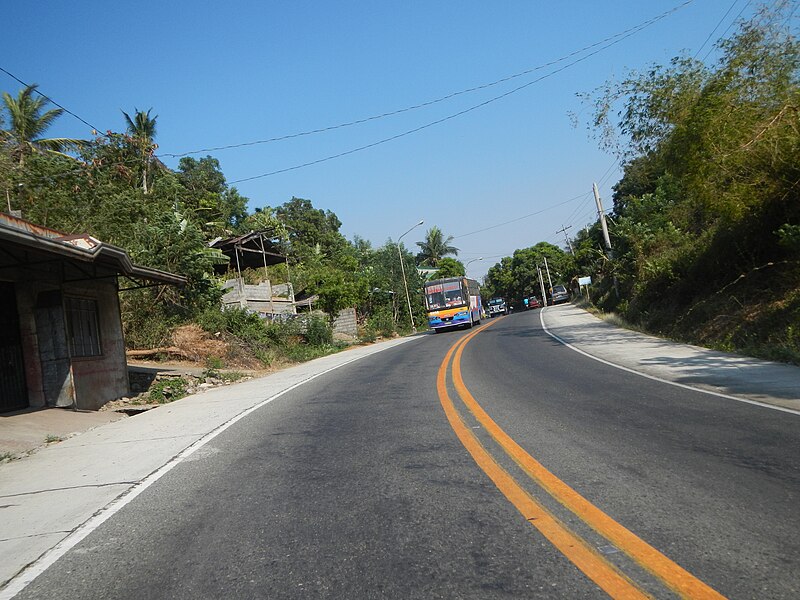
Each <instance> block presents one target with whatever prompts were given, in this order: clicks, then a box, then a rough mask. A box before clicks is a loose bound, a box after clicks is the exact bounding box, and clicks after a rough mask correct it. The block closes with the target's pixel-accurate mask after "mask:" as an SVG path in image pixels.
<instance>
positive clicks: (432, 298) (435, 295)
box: [425, 292, 445, 310]
mask: <svg viewBox="0 0 800 600" xmlns="http://www.w3.org/2000/svg"><path fill="white" fill-rule="evenodd" d="M425 300H426V301H427V303H428V310H436V309H438V308H442V307H443V306H444V304H445V300H444V294H443V293H442V292H432V293H428V294H427V295H426V296H425Z"/></svg>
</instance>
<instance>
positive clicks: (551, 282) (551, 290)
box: [544, 256, 553, 294]
mask: <svg viewBox="0 0 800 600" xmlns="http://www.w3.org/2000/svg"><path fill="white" fill-rule="evenodd" d="M544 270H545V271H547V283H549V284H550V288H549V289H550V293H551V294H552V293H553V280H552V279H550V267H549V266H547V257H546V256H545V257H544Z"/></svg>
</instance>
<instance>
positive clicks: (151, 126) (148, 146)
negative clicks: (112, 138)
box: [122, 108, 158, 194]
mask: <svg viewBox="0 0 800 600" xmlns="http://www.w3.org/2000/svg"><path fill="white" fill-rule="evenodd" d="M151 110H153V109H152V108H150V109H148V111H147V112H144V111H143V110H139V109H138V108H135V109H134V111H135V112H134V115H133V118H131V116H130V115H129V114H128V113H126V112H125V111H124V110H123V111H122V114H123V115H125V122H126V123H127V126H128V127H127V131H128V135H130V136H131V138H132V140H133V146H134V148H135V149H136V152H137V153H138V154H139V156H140V158H141V160H142V189H143V190H144V193H145V194H146V193H147V180H148V177H149V170H150V163H151V162H152V161H153V154H154V153H155V150H156V148H158V144H156V143H155V142H154V141H153V140H154V139H155V137H156V119H157V118H158V115H156V116H154V117H151V116H150V111H151Z"/></svg>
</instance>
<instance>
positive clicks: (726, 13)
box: [694, 0, 750, 58]
mask: <svg viewBox="0 0 800 600" xmlns="http://www.w3.org/2000/svg"><path fill="white" fill-rule="evenodd" d="M738 3H739V0H733V4H731V5H730V7H728V10H727V11H725V14H724V15H722V18H721V19H720V20H719V23H717V25H716V26H715V27H714V29H712V30H711V33H709V34H708V37H707V38H706V40H705V41H704V42H703V44H702V45H701V46H700V47H699V48H698V49H697V52H695V53H694V58H697V56H698V55H699V54H700V53H701V52H702V51H703V48H705V47H706V44H707V43H708V41H709V40H710V39H711V36H712V35H714V33H715V32H716V31H717V29H719V28H720V25H722V23H723V21H725V19H727V18H728V15H729V14H730V13H731V11H732V10H733V7H734V6H736V5H737V4H738ZM748 4H750V2H749V0H748V2H747V4H745V8H747V5H748ZM742 11H744V8H743V9H742ZM739 14H742V13H739Z"/></svg>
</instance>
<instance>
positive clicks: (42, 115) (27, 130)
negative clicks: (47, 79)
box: [0, 83, 85, 166]
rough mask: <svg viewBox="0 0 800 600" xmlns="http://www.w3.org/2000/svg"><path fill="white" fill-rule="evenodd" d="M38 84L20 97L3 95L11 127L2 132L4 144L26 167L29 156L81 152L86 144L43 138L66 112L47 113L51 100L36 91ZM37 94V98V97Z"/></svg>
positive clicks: (69, 140) (20, 163) (49, 111)
mask: <svg viewBox="0 0 800 600" xmlns="http://www.w3.org/2000/svg"><path fill="white" fill-rule="evenodd" d="M37 87H38V85H37V84H35V83H34V84H33V85H29V86H27V87H25V88H24V89H22V90H20V92H19V94H18V95H17V97H16V98H13V97H12V96H11V95H10V94H8V93H7V92H3V103H4V104H5V106H6V111H7V112H8V116H9V118H10V123H9V128H8V129H7V130H4V131H2V132H0V136H1V138H2V139H1V141H2V142H3V144H5V145H8V146H9V147H10V148H11V156H12V157H13V158H14V159H15V160H17V161H19V165H20V166H22V165H24V164H25V157H26V156H28V155H30V154H33V153H34V152H42V153H51V154H59V155H61V156H67V155H66V154H64V151H66V150H77V149H80V148H81V147H82V146H83V145H84V144H85V142H84V141H83V140H76V139H72V138H42V137H40V136H41V135H42V134H43V133H44V132H45V131H47V129H48V128H49V127H50V126H51V125H52V124H53V121H55V120H56V119H57V118H58V117H60V116H61V115H62V114H63V113H64V109H62V108H51V109H50V110H48V111H46V112H42V111H43V110H44V107H45V105H46V104H47V102H48V101H47V100H46V99H45V98H44V96H42V95H41V94H39V93H38V92H37V91H36V88H37ZM34 94H37V95H34Z"/></svg>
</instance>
